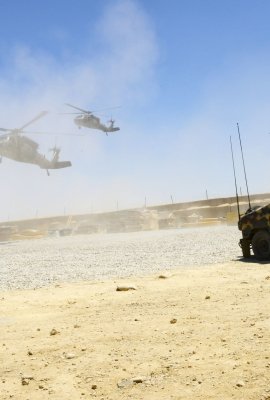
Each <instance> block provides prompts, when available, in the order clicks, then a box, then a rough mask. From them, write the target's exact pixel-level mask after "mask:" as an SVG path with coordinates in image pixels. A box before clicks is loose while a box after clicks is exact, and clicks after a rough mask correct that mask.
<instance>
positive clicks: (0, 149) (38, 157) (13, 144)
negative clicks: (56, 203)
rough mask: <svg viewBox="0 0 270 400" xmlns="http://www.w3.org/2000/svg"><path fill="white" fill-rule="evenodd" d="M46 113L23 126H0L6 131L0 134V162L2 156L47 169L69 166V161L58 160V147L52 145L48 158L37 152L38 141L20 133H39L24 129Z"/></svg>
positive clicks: (44, 112)
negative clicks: (50, 154) (15, 127)
mask: <svg viewBox="0 0 270 400" xmlns="http://www.w3.org/2000/svg"><path fill="white" fill-rule="evenodd" d="M46 114H48V111H42V112H40V113H39V114H38V115H37V116H36V117H35V118H33V119H32V120H31V121H29V122H27V123H26V124H24V125H23V126H21V127H20V128H17V129H7V128H0V131H2V132H7V133H5V134H0V163H1V162H2V157H6V158H10V159H11V160H14V161H18V162H23V163H27V164H35V165H37V166H39V167H40V168H41V169H45V170H46V171H47V175H50V174H49V171H48V170H49V169H59V168H66V167H70V166H71V162H70V161H58V160H59V153H60V149H59V148H57V147H53V148H52V149H50V150H49V151H52V153H53V155H52V158H51V159H50V160H49V159H47V158H46V157H45V155H43V154H41V153H39V152H38V147H39V145H38V143H37V142H35V141H34V140H32V139H30V138H29V137H27V136H23V135H21V134H22V133H39V132H26V131H24V129H25V128H26V127H27V126H29V125H30V124H32V123H34V122H35V121H37V120H39V119H40V118H42V117H44V116H45V115H46Z"/></svg>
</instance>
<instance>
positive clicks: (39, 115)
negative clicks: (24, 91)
mask: <svg viewBox="0 0 270 400" xmlns="http://www.w3.org/2000/svg"><path fill="white" fill-rule="evenodd" d="M46 114H48V111H41V112H40V113H39V114H38V115H37V116H36V117H35V118H33V119H31V121H29V122H27V123H26V124H24V125H23V126H21V127H20V128H19V129H16V130H17V131H20V132H21V131H22V130H23V129H24V128H26V127H27V126H29V125H31V124H33V123H34V122H36V121H37V120H38V119H40V118H42V117H44V115H46Z"/></svg>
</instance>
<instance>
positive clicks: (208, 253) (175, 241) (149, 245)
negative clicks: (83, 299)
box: [0, 226, 241, 290]
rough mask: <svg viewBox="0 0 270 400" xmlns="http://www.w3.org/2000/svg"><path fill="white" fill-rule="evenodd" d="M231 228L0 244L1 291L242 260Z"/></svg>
mask: <svg viewBox="0 0 270 400" xmlns="http://www.w3.org/2000/svg"><path fill="white" fill-rule="evenodd" d="M239 238H240V232H239V231H238V230H237V227H235V226H219V227H211V228H193V229H175V230H163V231H147V232H133V233H114V234H96V235H78V236H69V237H59V238H45V239H35V240H25V241H18V242H2V243H0V249H1V259H0V271H1V275H0V276H1V282H0V290H9V289H26V288H37V287H41V286H46V285H50V284H52V283H53V282H71V281H73V282H75V281H82V280H105V279H108V278H112V277H124V276H133V275H136V276H138V275H146V274H152V273H156V272H158V271H168V270H171V269H174V268H179V267H191V266H192V267H194V266H200V267H202V266H203V265H209V264H217V263H224V262H229V261H231V260H235V259H237V258H238V257H239V256H241V250H240V248H239V246H238V241H239Z"/></svg>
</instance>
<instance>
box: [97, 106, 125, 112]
mask: <svg viewBox="0 0 270 400" xmlns="http://www.w3.org/2000/svg"><path fill="white" fill-rule="evenodd" d="M116 108H121V106H114V107H106V108H99V109H98V110H93V111H92V112H99V111H106V110H113V109H116Z"/></svg>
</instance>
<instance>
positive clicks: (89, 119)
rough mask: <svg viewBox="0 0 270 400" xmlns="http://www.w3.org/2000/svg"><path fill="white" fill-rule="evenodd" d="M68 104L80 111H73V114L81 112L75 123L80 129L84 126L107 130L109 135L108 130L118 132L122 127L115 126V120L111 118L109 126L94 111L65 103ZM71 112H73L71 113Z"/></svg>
mask: <svg viewBox="0 0 270 400" xmlns="http://www.w3.org/2000/svg"><path fill="white" fill-rule="evenodd" d="M65 104H66V106H69V107H72V108H74V109H75V110H78V111H80V112H76V113H72V114H79V115H78V116H77V117H75V118H74V123H75V124H76V125H77V126H78V128H79V129H81V128H82V127H84V128H90V129H98V130H100V131H102V132H105V133H106V135H107V136H108V132H116V131H119V130H120V128H118V127H115V126H114V120H113V119H112V118H111V119H110V120H109V121H108V122H109V123H110V125H109V126H106V125H105V124H103V123H101V122H100V119H99V118H98V117H96V116H95V115H94V114H93V111H87V110H84V109H83V108H79V107H76V106H73V105H72V104H69V103H65ZM70 114H71V113H70Z"/></svg>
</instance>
